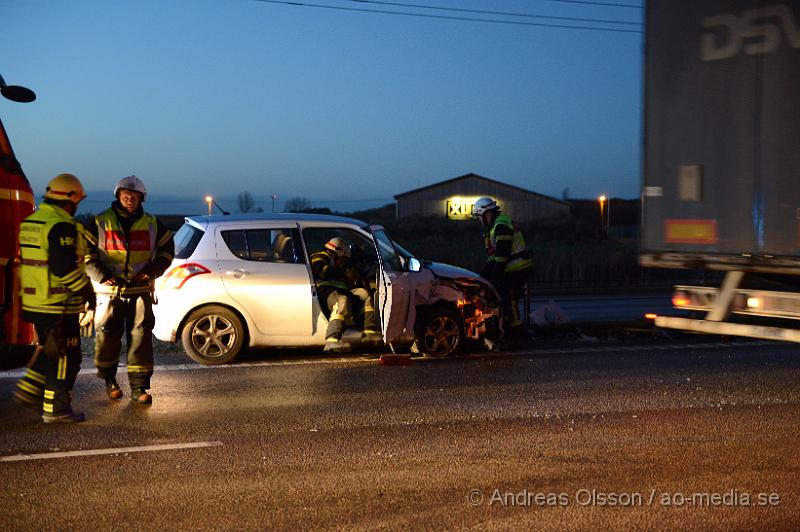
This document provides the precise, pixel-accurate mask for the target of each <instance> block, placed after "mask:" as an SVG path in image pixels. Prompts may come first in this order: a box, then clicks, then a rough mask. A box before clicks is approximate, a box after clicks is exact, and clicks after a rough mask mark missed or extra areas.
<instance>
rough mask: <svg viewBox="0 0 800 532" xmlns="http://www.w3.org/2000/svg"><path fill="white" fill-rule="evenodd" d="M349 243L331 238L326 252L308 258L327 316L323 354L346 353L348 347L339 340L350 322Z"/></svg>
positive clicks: (337, 238) (342, 239)
mask: <svg viewBox="0 0 800 532" xmlns="http://www.w3.org/2000/svg"><path fill="white" fill-rule="evenodd" d="M350 253H351V247H350V243H349V242H348V241H347V240H345V239H344V238H340V237H334V238H331V239H330V240H328V242H326V243H325V249H323V250H321V251H318V252H316V253H314V254H312V255H311V271H312V272H313V273H314V282H315V283H316V286H317V295H318V296H319V299H320V302H323V303H324V304H325V305H326V307H327V309H328V311H329V312H330V315H329V316H328V329H327V330H326V331H325V349H324V350H325V351H332V352H334V353H346V352H348V351H350V347H351V346H350V344H349V343H348V342H344V341H342V335H343V334H344V329H345V323H346V322H347V321H348V320H350V319H351V316H352V314H351V305H350V296H351V292H350V289H349V288H348V286H347V282H348V275H347V271H348V264H347V263H348V260H349V259H350Z"/></svg>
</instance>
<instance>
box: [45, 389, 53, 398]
mask: <svg viewBox="0 0 800 532" xmlns="http://www.w3.org/2000/svg"><path fill="white" fill-rule="evenodd" d="M44 398H45V399H51V400H52V399H55V398H56V392H54V391H53V390H45V391H44Z"/></svg>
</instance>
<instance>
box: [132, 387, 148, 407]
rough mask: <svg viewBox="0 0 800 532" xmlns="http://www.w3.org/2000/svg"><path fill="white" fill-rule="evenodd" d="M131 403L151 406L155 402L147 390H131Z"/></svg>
mask: <svg viewBox="0 0 800 532" xmlns="http://www.w3.org/2000/svg"><path fill="white" fill-rule="evenodd" d="M131 401H133V402H134V403H139V404H140V405H149V404H151V403H152V402H153V396H152V395H150V394H149V393H147V390H146V389H145V388H135V389H133V390H131Z"/></svg>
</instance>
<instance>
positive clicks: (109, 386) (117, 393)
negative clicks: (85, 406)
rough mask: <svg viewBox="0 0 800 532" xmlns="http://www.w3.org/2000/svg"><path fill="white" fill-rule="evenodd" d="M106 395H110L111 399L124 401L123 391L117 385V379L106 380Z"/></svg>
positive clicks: (109, 378)
mask: <svg viewBox="0 0 800 532" xmlns="http://www.w3.org/2000/svg"><path fill="white" fill-rule="evenodd" d="M106 394H108V398H109V399H114V400H116V399H122V390H121V389H120V387H119V384H117V378H116V377H108V378H106Z"/></svg>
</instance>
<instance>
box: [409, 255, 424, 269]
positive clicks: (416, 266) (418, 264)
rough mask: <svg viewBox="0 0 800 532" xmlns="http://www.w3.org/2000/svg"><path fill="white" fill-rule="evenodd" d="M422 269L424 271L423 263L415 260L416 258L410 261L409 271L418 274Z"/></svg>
mask: <svg viewBox="0 0 800 532" xmlns="http://www.w3.org/2000/svg"><path fill="white" fill-rule="evenodd" d="M421 269H422V263H421V262H420V261H419V260H417V259H415V258H414V257H411V258H410V259H408V271H410V272H418V271H420V270H421Z"/></svg>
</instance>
